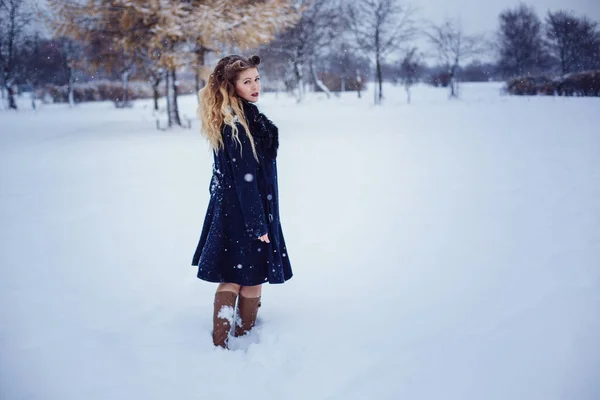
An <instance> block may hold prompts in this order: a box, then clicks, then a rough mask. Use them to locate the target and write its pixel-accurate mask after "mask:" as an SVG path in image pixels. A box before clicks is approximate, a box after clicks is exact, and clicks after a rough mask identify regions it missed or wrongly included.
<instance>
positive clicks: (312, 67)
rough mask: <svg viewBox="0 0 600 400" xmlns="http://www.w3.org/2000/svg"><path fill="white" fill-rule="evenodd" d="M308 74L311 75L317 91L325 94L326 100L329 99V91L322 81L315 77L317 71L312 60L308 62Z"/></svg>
mask: <svg viewBox="0 0 600 400" xmlns="http://www.w3.org/2000/svg"><path fill="white" fill-rule="evenodd" d="M310 72H311V73H312V76H313V79H314V81H315V84H316V85H317V86H318V87H319V89H321V90H322V91H323V92H325V94H326V95H327V98H328V99H329V98H331V91H330V90H329V88H328V87H327V86H325V84H324V83H323V81H322V80H320V79H319V76H318V75H317V69H316V68H315V63H314V62H313V61H312V60H311V62H310Z"/></svg>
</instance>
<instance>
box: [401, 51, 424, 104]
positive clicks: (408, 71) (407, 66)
mask: <svg viewBox="0 0 600 400" xmlns="http://www.w3.org/2000/svg"><path fill="white" fill-rule="evenodd" d="M417 51H418V49H417V48H416V47H411V48H409V49H408V50H407V51H406V53H405V55H404V58H403V59H402V62H401V63H400V80H401V82H402V85H403V86H404V90H406V102H407V103H408V104H410V89H411V87H412V86H413V85H414V84H415V83H417V82H418V81H419V78H420V76H421V74H422V72H423V61H422V56H421V54H419V53H417Z"/></svg>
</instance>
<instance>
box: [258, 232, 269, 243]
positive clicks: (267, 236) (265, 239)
mask: <svg viewBox="0 0 600 400" xmlns="http://www.w3.org/2000/svg"><path fill="white" fill-rule="evenodd" d="M258 239H259V240H260V241H261V242H267V243H271V242H270V241H269V234H268V233H267V234H265V235H264V236H261V237H259V238H258Z"/></svg>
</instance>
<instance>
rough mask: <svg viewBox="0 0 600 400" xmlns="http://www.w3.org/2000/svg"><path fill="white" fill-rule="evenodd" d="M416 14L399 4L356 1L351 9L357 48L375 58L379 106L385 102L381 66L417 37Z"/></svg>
mask: <svg viewBox="0 0 600 400" xmlns="http://www.w3.org/2000/svg"><path fill="white" fill-rule="evenodd" d="M414 14H415V10H414V9H413V8H411V7H410V6H407V5H406V6H405V5H402V4H401V3H400V2H399V1H398V0H355V2H354V3H351V4H349V5H348V6H347V16H348V18H347V22H348V25H349V27H350V30H351V31H352V32H353V34H354V37H355V39H356V44H357V46H358V47H359V48H360V49H362V50H363V51H365V52H367V53H368V54H370V55H371V56H372V57H374V58H375V71H376V75H377V76H376V77H377V84H378V86H377V87H376V91H375V104H379V103H381V100H382V99H383V87H382V86H383V85H382V83H383V75H382V73H381V64H382V62H383V61H384V59H385V57H386V56H387V55H388V54H389V53H391V52H392V51H394V50H397V49H399V48H400V47H401V46H403V45H405V44H406V42H407V41H409V40H411V39H413V38H414V37H415V36H416V33H417V29H416V26H415V20H414Z"/></svg>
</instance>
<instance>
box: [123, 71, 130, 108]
mask: <svg viewBox="0 0 600 400" xmlns="http://www.w3.org/2000/svg"><path fill="white" fill-rule="evenodd" d="M129 74H130V70H129V68H126V69H124V70H123V71H122V72H121V83H122V88H123V98H122V99H121V107H127V106H128V105H129Z"/></svg>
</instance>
